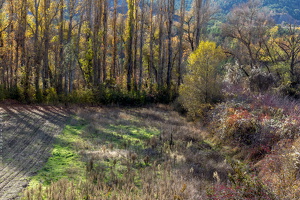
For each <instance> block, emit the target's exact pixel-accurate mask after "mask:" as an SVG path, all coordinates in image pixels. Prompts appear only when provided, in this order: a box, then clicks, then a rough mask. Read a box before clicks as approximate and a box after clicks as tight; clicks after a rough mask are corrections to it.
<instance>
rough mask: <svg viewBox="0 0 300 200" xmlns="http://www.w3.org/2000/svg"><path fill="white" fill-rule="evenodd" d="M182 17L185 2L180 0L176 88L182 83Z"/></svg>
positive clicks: (183, 15)
mask: <svg viewBox="0 0 300 200" xmlns="http://www.w3.org/2000/svg"><path fill="white" fill-rule="evenodd" d="M184 17H185V0H181V3H180V28H179V44H178V51H179V55H178V69H177V74H178V77H177V86H178V87H179V86H180V84H181V82H182V77H181V65H182V57H183V50H182V48H183V46H182V43H183V25H184Z"/></svg>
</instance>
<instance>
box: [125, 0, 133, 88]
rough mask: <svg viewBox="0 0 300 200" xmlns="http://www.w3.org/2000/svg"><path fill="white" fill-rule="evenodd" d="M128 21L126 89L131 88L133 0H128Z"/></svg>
mask: <svg viewBox="0 0 300 200" xmlns="http://www.w3.org/2000/svg"><path fill="white" fill-rule="evenodd" d="M127 18H128V21H127V29H128V35H127V50H126V52H127V55H126V57H127V58H126V64H127V90H128V91H131V90H132V85H131V81H132V80H131V78H132V70H133V60H132V56H133V55H132V54H133V47H132V43H133V33H134V0H128V17H127Z"/></svg>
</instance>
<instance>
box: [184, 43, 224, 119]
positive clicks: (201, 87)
mask: <svg viewBox="0 0 300 200" xmlns="http://www.w3.org/2000/svg"><path fill="white" fill-rule="evenodd" d="M224 58H225V54H224V52H223V50H222V49H221V48H220V47H217V45H216V43H214V42H211V41H202V42H200V44H199V47H198V48H197V50H196V51H194V52H193V53H191V55H190V56H189V58H188V63H189V66H188V70H187V71H188V73H187V74H186V75H185V76H184V84H182V85H181V87H180V89H179V94H180V99H181V102H182V104H183V106H184V107H185V108H186V109H187V110H188V111H189V114H190V115H193V116H196V115H199V114H200V115H201V112H202V110H203V109H206V108H207V107H208V106H209V104H210V103H213V102H216V101H218V98H219V97H220V84H219V83H220V81H219V80H218V70H217V67H218V66H219V65H220V63H221V62H222V60H223V59H224Z"/></svg>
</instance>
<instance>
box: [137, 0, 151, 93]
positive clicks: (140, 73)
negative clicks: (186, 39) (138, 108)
mask: <svg viewBox="0 0 300 200" xmlns="http://www.w3.org/2000/svg"><path fill="white" fill-rule="evenodd" d="M144 6H145V0H141V28H140V34H141V35H140V57H139V66H140V71H139V90H141V89H142V81H143V47H144V23H145V21H144ZM151 26H152V25H151ZM150 37H151V36H150Z"/></svg>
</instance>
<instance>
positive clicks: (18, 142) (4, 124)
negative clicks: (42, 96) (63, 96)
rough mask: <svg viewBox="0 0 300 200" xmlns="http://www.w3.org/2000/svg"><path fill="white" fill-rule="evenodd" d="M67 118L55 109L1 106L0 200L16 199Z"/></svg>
mask: <svg viewBox="0 0 300 200" xmlns="http://www.w3.org/2000/svg"><path fill="white" fill-rule="evenodd" d="M67 119H68V113H67V111H66V110H64V109H62V108H58V107H51V106H24V105H22V106H21V105H17V104H16V105H15V104H12V105H3V104H2V105H1V104H0V131H1V132H0V145H1V146H0V154H1V155H0V157H1V161H2V162H1V165H0V199H3V200H4V199H5V200H6V199H15V198H16V197H17V196H18V193H19V192H20V191H21V190H22V189H23V188H24V187H26V186H27V184H28V178H29V177H30V176H32V175H34V174H36V172H37V171H38V170H39V169H40V168H41V167H42V166H43V164H44V163H45V162H46V161H47V159H48V157H49V156H50V153H49V151H50V150H51V148H52V144H53V142H54V139H55V137H56V136H57V135H58V134H59V133H60V132H61V131H62V129H63V127H64V125H65V122H66V120H67Z"/></svg>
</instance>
